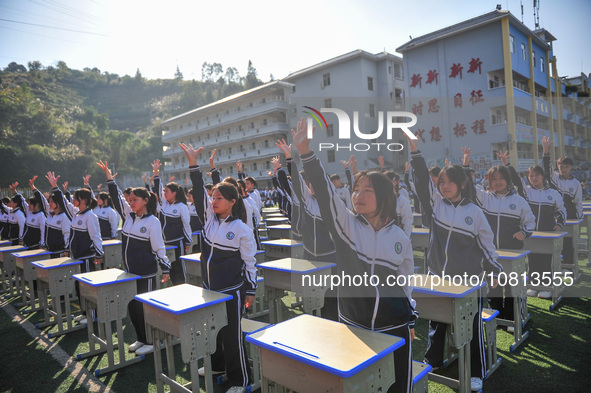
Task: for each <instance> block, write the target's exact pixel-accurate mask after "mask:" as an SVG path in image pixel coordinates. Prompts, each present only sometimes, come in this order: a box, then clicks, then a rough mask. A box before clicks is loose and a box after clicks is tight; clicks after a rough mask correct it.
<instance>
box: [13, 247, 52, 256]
mask: <svg viewBox="0 0 591 393" xmlns="http://www.w3.org/2000/svg"><path fill="white" fill-rule="evenodd" d="M51 254H53V252H51V251H48V250H43V249H41V248H40V249H37V250H27V251H20V252H15V253H13V254H12V255H13V256H15V257H17V258H27V257H35V256H43V255H51Z"/></svg>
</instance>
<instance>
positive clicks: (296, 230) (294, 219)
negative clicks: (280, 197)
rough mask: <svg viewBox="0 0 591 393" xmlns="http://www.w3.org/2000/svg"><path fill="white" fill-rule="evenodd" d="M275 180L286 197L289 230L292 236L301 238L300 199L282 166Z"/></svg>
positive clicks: (297, 238)
mask: <svg viewBox="0 0 591 393" xmlns="http://www.w3.org/2000/svg"><path fill="white" fill-rule="evenodd" d="M277 180H279V184H280V186H281V189H282V190H283V192H284V193H285V195H286V196H287V198H288V206H287V207H286V209H287V213H288V216H289V217H288V218H289V222H290V224H291V232H292V234H293V238H294V239H296V240H299V239H301V238H302V233H301V228H300V225H301V224H300V220H301V204H300V200H299V199H298V197H297V195H295V194H294V193H293V192H292V191H293V187H292V183H291V181H290V180H289V179H288V178H287V173H285V170H284V169H283V168H280V169H279V171H278V172H277Z"/></svg>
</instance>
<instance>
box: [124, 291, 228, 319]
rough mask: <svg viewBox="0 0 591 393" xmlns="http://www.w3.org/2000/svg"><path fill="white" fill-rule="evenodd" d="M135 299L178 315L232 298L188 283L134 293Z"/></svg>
mask: <svg viewBox="0 0 591 393" xmlns="http://www.w3.org/2000/svg"><path fill="white" fill-rule="evenodd" d="M135 299H136V300H138V301H140V302H142V303H145V304H149V305H150V306H152V307H156V308H158V309H160V310H164V311H166V312H169V313H171V314H174V315H178V314H185V313H188V312H190V311H195V310H198V309H200V308H205V307H209V306H213V305H214V304H218V303H222V302H227V301H228V300H230V299H232V296H230V295H226V294H223V293H219V292H214V291H210V290H208V289H204V288H201V287H196V286H194V285H190V284H181V285H175V286H174V287H169V288H164V289H159V290H157V291H152V292H146V293H142V294H140V295H136V296H135Z"/></svg>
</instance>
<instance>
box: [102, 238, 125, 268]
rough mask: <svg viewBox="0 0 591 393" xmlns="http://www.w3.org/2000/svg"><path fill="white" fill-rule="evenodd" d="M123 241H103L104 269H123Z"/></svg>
mask: <svg viewBox="0 0 591 393" xmlns="http://www.w3.org/2000/svg"><path fill="white" fill-rule="evenodd" d="M121 244H122V242H121V240H117V239H112V240H103V252H104V254H105V256H104V257H103V266H104V269H111V268H117V269H123V250H122V249H121Z"/></svg>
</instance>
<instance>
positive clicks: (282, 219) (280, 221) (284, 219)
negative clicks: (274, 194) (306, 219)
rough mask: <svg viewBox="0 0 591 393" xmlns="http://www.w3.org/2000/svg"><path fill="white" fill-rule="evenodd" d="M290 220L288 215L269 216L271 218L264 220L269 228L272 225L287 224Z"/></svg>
mask: <svg viewBox="0 0 591 393" xmlns="http://www.w3.org/2000/svg"><path fill="white" fill-rule="evenodd" d="M288 221H289V218H287V217H269V218H267V219H265V221H264V222H265V223H266V224H267V228H268V227H270V226H271V225H279V224H285V223H286V222H288Z"/></svg>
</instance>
